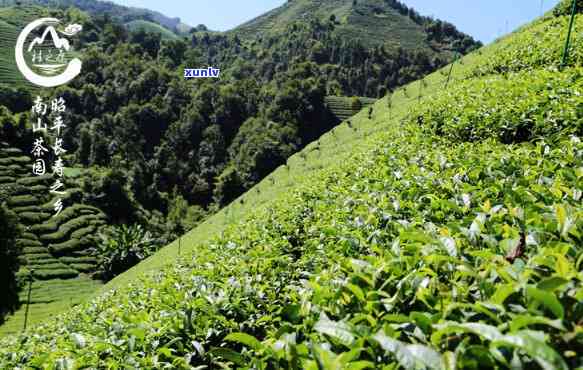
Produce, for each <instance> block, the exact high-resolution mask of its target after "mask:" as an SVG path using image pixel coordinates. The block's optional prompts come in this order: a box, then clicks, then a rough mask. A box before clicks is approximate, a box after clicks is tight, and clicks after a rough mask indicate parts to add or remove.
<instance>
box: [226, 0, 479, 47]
mask: <svg viewBox="0 0 583 370" xmlns="http://www.w3.org/2000/svg"><path fill="white" fill-rule="evenodd" d="M313 18H315V19H318V20H320V21H322V20H329V19H331V20H333V21H334V22H335V23H336V24H337V27H336V33H337V34H338V35H340V36H342V37H345V38H347V39H357V40H360V41H361V42H362V43H364V44H365V45H368V46H374V45H388V46H392V47H402V48H406V49H430V50H434V51H445V50H451V49H452V48H459V47H460V46H461V47H464V46H471V45H472V44H473V43H474V40H472V39H471V38H470V37H469V36H467V35H465V34H463V33H461V32H459V31H458V30H457V29H456V28H455V26H453V25H452V24H449V23H447V22H443V21H439V20H434V19H432V18H429V17H423V16H420V15H419V14H418V13H417V12H416V11H415V10H413V9H411V8H408V7H407V6H405V5H404V4H402V3H400V2H399V1H397V0H289V1H287V2H286V3H285V4H284V5H282V6H281V7H279V8H276V9H273V10H271V11H269V12H267V13H265V14H263V15H261V16H259V17H257V18H255V19H253V20H251V21H249V22H247V23H244V24H243V25H241V26H239V27H237V28H235V29H234V30H233V32H235V33H237V34H238V35H242V36H243V37H244V38H260V37H265V36H269V35H272V34H275V33H278V32H282V31H284V30H285V29H286V27H287V26H289V25H290V24H292V23H293V22H296V21H306V20H309V19H313Z"/></svg>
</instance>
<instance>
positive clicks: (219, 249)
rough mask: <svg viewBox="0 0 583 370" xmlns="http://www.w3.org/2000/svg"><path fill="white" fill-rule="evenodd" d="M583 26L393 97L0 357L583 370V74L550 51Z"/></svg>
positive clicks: (468, 64)
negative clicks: (180, 243) (178, 255)
mask: <svg viewBox="0 0 583 370" xmlns="http://www.w3.org/2000/svg"><path fill="white" fill-rule="evenodd" d="M567 22H568V20H567V19H566V18H565V17H562V18H549V19H546V20H545V21H544V22H537V23H536V24H534V25H531V26H529V27H525V28H524V29H522V30H521V31H520V33H518V34H516V35H513V36H511V37H509V38H508V39H505V40H502V41H501V42H499V43H498V44H495V45H492V46H489V47H487V48H485V49H483V50H480V51H479V52H477V53H474V54H472V55H470V56H468V57H466V58H463V59H462V61H461V62H460V63H461V64H456V65H455V66H454V71H455V77H456V79H454V81H453V82H450V84H449V85H447V87H448V88H447V89H446V88H445V87H446V82H445V80H446V79H447V69H445V70H443V71H441V72H439V73H435V74H433V75H431V76H429V77H428V78H426V79H424V80H423V81H419V82H417V83H415V84H412V85H409V86H407V87H405V88H403V89H401V90H399V91H397V92H396V93H395V94H393V95H392V96H391V97H390V99H388V98H385V99H383V100H381V101H379V102H378V103H377V104H375V105H374V107H373V109H372V111H371V110H368V111H364V112H361V113H360V114H359V115H357V117H355V118H354V119H352V120H351V122H350V124H349V123H348V122H346V123H345V124H344V125H342V126H341V127H339V128H337V129H336V130H334V131H333V132H332V133H330V134H328V135H325V136H324V137H323V138H322V139H321V140H320V146H319V149H320V150H319V151H318V150H315V147H314V146H310V147H308V148H307V149H306V150H305V151H303V152H302V153H303V154H299V155H296V156H294V157H293V158H292V159H291V160H290V161H289V163H288V166H287V169H286V168H281V169H279V170H278V171H277V172H276V173H275V174H274V175H273V176H272V177H270V178H271V180H269V179H267V180H266V181H265V182H264V183H262V184H260V185H258V187H257V188H256V189H253V190H252V191H251V192H250V193H249V194H247V195H245V197H243V198H242V199H241V200H240V201H239V202H237V203H236V204H234V205H232V206H230V207H228V208H227V209H225V210H224V211H223V212H221V213H220V214H218V215H216V216H215V217H213V218H212V219H211V220H209V221H208V222H207V223H206V224H204V225H202V226H201V227H200V228H198V229H196V230H194V231H193V232H191V233H190V234H189V235H188V236H187V237H186V238H185V239H184V240H183V248H182V253H183V256H184V258H182V259H179V260H178V262H176V263H173V264H171V265H169V266H167V267H165V268H164V269H162V270H159V271H157V272H156V273H155V274H153V275H149V276H145V277H143V278H141V279H137V277H138V276H139V273H140V272H145V271H148V270H149V269H154V268H156V267H158V268H159V267H161V266H164V265H165V264H168V263H169V262H170V261H172V260H174V259H175V257H176V253H177V248H176V247H177V245H176V244H173V245H170V246H168V247H167V248H166V249H165V250H163V251H162V252H161V253H159V254H158V255H157V256H155V257H154V258H151V259H150V260H148V261H146V263H144V264H142V265H140V266H138V267H137V268H135V269H134V270H132V271H131V272H129V273H128V274H126V275H123V276H121V277H120V278H119V279H117V281H114V282H112V284H110V285H109V288H114V287H115V288H116V289H112V290H110V291H108V292H105V293H104V294H103V295H101V296H100V297H98V298H96V299H94V300H93V301H91V302H89V303H87V304H84V305H82V306H80V307H79V308H77V309H75V310H73V311H71V312H70V313H68V314H66V315H63V316H62V317H60V318H59V320H56V321H53V322H48V323H46V324H45V325H41V326H38V327H36V328H35V329H34V330H33V331H30V332H28V333H24V334H22V335H21V336H19V337H17V338H11V339H6V340H3V341H2V343H1V344H2V346H1V347H0V348H1V349H0V364H1V365H2V367H7V368H12V367H22V366H23V365H25V366H30V367H35V366H44V367H55V368H56V367H58V368H69V367H115V366H118V367H119V366H129V367H143V368H161V367H174V368H184V369H189V368H203V367H209V368H302V369H322V368H325V369H364V368H406V369H412V368H436V369H437V368H451V369H454V368H468V369H477V368H484V367H485V368H494V367H502V368H505V367H510V366H512V367H532V368H539V367H540V368H545V369H568V368H580V367H581V366H583V363H582V361H583V359H582V358H581V356H580V355H579V353H580V352H579V350H580V348H581V346H582V345H583V336H582V333H583V326H582V324H581V323H582V320H583V313H582V312H583V307H582V303H581V302H583V276H582V274H581V267H582V264H583V249H582V245H583V244H582V242H583V240H582V235H583V234H582V232H583V206H582V205H581V194H582V193H583V184H582V179H583V144H582V142H581V139H580V137H581V135H583V127H582V126H581V123H580V122H581V118H582V116H581V114H582V113H581V110H580V109H579V107H580V106H581V104H582V103H583V102H582V101H581V96H582V94H581V89H582V88H583V86H582V83H581V81H582V80H581V76H582V75H583V71H582V70H581V67H580V65H579V60H580V59H579V55H580V51H579V50H577V51H576V53H577V55H575V57H574V58H572V59H571V60H570V65H569V67H568V68H566V69H564V70H563V71H561V72H559V71H558V70H557V60H556V59H547V56H548V55H549V54H551V55H552V53H554V52H555V51H557V50H560V49H559V48H560V44H561V42H559V41H560V39H561V38H562V37H563V36H562V35H563V34H564V33H563V31H561V30H565V27H566V25H567ZM581 25H582V23H581V21H578V25H577V26H578V27H580V26H581ZM541 32H543V33H544V35H551V36H548V37H537V36H539V34H540V33H541ZM552 35H555V37H553V36H552ZM526 43H528V45H529V46H531V48H530V49H529V52H528V53H527V54H526V55H524V54H522V56H519V57H518V58H520V59H519V60H517V59H516V57H517V55H520V53H523V52H524V50H525V46H526V45H527V44H526ZM541 52H542V53H541ZM524 56H527V57H528V58H524ZM501 69H511V70H512V71H513V72H510V73H509V74H507V75H506V76H499V75H497V74H496V71H497V70H501ZM484 86H491V87H492V89H490V90H488V89H485V88H484ZM323 164H330V166H326V167H325V168H322V167H321V166H322V165H323ZM288 171H289V172H288ZM290 173H291V174H292V175H293V176H294V177H293V179H294V180H295V181H296V185H291V184H290V181H291V178H292V177H290V175H289V174H290ZM270 182H271V184H270ZM257 189H259V191H257ZM292 190H293V191H292ZM266 193H267V194H266ZM274 194H277V196H274ZM263 202H265V203H264V204H262V203H263ZM243 216H244V217H243ZM238 218H241V219H244V220H241V221H238V222H236V220H237V219H238ZM217 232H218V234H217ZM129 281H131V282H132V284H130V285H125V284H124V283H126V282H129Z"/></svg>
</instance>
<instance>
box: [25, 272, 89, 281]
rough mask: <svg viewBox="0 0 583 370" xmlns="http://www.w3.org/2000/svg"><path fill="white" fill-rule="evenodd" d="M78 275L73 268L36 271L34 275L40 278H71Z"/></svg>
mask: <svg viewBox="0 0 583 370" xmlns="http://www.w3.org/2000/svg"><path fill="white" fill-rule="evenodd" d="M77 276H79V273H78V272H77V271H75V270H72V269H60V270H35V271H34V277H35V278H36V279H39V280H53V279H71V278H74V277H77Z"/></svg>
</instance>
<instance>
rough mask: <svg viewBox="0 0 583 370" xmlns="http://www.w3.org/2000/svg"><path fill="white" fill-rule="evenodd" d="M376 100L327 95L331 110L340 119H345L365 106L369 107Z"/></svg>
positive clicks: (327, 102)
mask: <svg viewBox="0 0 583 370" xmlns="http://www.w3.org/2000/svg"><path fill="white" fill-rule="evenodd" d="M375 101H376V100H375V99H371V98H365V97H353V98H347V97H343V96H327V97H326V104H327V106H328V108H329V109H330V112H332V114H333V115H334V116H335V117H336V118H337V119H338V120H339V121H344V120H347V119H348V118H350V117H352V116H354V115H355V114H356V113H358V112H360V111H361V110H362V109H363V108H368V107H369V106H371V105H372V104H374V102H375Z"/></svg>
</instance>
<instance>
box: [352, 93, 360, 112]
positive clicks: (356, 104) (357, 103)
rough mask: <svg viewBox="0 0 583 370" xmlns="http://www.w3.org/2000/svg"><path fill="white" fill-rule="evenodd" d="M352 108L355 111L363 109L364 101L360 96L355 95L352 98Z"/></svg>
mask: <svg viewBox="0 0 583 370" xmlns="http://www.w3.org/2000/svg"><path fill="white" fill-rule="evenodd" d="M350 108H351V109H352V110H353V111H360V110H361V109H362V102H361V101H360V99H359V98H358V97H356V96H353V97H352V98H350Z"/></svg>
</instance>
